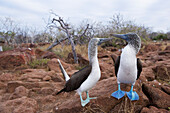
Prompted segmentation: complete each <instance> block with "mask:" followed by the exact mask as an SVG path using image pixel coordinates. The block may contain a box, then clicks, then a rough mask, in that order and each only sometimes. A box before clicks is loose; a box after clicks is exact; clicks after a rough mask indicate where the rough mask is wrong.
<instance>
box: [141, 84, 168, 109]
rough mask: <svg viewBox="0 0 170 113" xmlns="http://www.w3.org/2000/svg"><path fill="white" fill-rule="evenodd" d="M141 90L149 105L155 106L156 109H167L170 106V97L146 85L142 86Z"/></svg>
mask: <svg viewBox="0 0 170 113" xmlns="http://www.w3.org/2000/svg"><path fill="white" fill-rule="evenodd" d="M142 90H143V92H144V93H145V95H146V96H147V97H148V98H149V100H150V101H151V103H152V104H154V105H156V107H158V108H162V109H168V107H169V105H170V95H168V94H166V93H165V92H163V91H161V90H160V89H158V88H154V87H152V86H150V85H148V84H146V83H144V84H143V85H142Z"/></svg>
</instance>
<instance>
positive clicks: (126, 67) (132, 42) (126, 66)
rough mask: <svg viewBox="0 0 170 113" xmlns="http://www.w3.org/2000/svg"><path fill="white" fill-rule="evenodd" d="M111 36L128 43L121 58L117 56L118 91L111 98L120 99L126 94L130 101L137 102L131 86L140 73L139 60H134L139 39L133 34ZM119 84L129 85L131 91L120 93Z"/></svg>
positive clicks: (139, 44)
mask: <svg viewBox="0 0 170 113" xmlns="http://www.w3.org/2000/svg"><path fill="white" fill-rule="evenodd" d="M111 36H114V37H117V38H121V39H124V40H126V42H127V43H128V44H127V45H126V46H125V47H124V49H123V50H122V53H121V56H118V58H117V59H116V61H115V75H116V77H117V83H118V90H117V91H115V92H113V93H112V94H111V96H113V97H115V98H117V99H120V98H122V97H123V96H124V95H125V93H126V94H127V96H128V98H129V99H130V100H132V101H133V100H139V96H138V94H137V93H136V92H135V91H133V86H134V84H135V82H136V80H137V79H138V78H139V76H140V74H141V72H142V63H141V61H140V59H139V58H136V54H137V53H138V52H139V50H140V47H141V39H140V37H139V36H138V35H137V34H135V33H129V34H111ZM120 83H130V84H131V90H130V91H129V92H125V91H122V90H121V89H120Z"/></svg>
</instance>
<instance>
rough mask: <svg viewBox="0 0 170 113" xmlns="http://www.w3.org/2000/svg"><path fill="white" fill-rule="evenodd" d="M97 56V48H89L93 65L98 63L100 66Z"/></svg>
mask: <svg viewBox="0 0 170 113" xmlns="http://www.w3.org/2000/svg"><path fill="white" fill-rule="evenodd" d="M97 54H98V52H97V46H93V47H89V48H88V57H89V62H90V64H91V65H96V63H97V64H98V58H97Z"/></svg>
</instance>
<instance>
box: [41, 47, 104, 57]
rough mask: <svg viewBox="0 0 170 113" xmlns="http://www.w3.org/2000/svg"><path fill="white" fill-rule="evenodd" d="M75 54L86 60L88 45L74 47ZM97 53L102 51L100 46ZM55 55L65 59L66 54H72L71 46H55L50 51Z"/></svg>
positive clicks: (44, 48) (43, 48) (42, 48)
mask: <svg viewBox="0 0 170 113" xmlns="http://www.w3.org/2000/svg"><path fill="white" fill-rule="evenodd" d="M48 46H49V45H45V46H41V47H39V49H41V50H46V49H47V48H48ZM75 48H76V53H77V54H80V55H81V56H82V57H85V58H88V45H76V46H75ZM98 51H103V48H101V46H99V47H98ZM52 52H54V53H55V54H56V55H58V56H60V57H61V58H64V59H65V58H67V57H68V54H69V53H71V52H72V47H71V45H62V44H60V45H57V46H55V47H54V48H53V49H52Z"/></svg>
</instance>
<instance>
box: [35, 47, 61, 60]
mask: <svg viewBox="0 0 170 113" xmlns="http://www.w3.org/2000/svg"><path fill="white" fill-rule="evenodd" d="M35 56H36V58H37V59H43V58H47V59H53V58H58V56H57V55H56V54H55V53H53V52H49V51H43V50H41V49H36V50H35Z"/></svg>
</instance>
